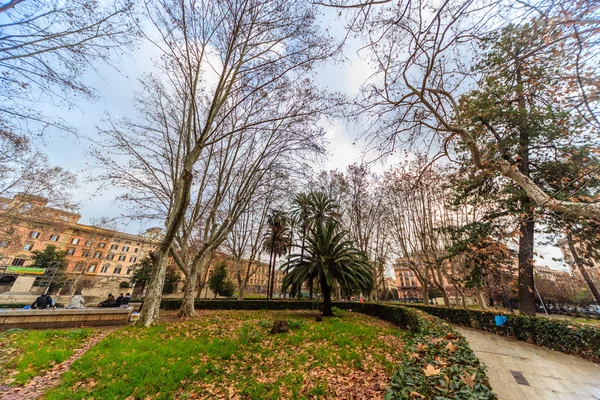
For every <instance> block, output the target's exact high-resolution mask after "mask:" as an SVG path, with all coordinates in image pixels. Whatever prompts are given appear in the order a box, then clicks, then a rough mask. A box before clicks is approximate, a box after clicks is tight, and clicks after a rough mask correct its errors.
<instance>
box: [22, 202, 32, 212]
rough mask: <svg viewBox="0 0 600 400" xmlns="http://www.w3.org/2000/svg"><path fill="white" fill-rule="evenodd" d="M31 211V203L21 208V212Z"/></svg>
mask: <svg viewBox="0 0 600 400" xmlns="http://www.w3.org/2000/svg"><path fill="white" fill-rule="evenodd" d="M29 210H31V204H30V203H25V204H23V205H22V206H21V210H20V212H27V211H29Z"/></svg>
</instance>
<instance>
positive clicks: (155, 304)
mask: <svg viewBox="0 0 600 400" xmlns="http://www.w3.org/2000/svg"><path fill="white" fill-rule="evenodd" d="M167 256H168V252H166V251H165V252H163V253H162V254H161V256H160V257H159V258H157V259H154V262H153V265H152V271H151V272H150V279H149V284H148V287H147V290H146V296H145V297H144V307H142V310H141V313H140V318H139V319H138V321H137V323H136V325H138V326H144V327H148V326H150V325H152V324H153V323H154V322H156V321H157V320H158V317H159V313H160V301H161V300H162V290H163V286H164V284H165V275H166V273H167V259H168V257H167Z"/></svg>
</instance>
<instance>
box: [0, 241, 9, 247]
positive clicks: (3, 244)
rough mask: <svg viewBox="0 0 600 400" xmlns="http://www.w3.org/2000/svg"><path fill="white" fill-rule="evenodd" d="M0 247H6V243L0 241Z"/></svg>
mask: <svg viewBox="0 0 600 400" xmlns="http://www.w3.org/2000/svg"><path fill="white" fill-rule="evenodd" d="M0 247H8V242H7V241H6V240H3V241H1V242H0Z"/></svg>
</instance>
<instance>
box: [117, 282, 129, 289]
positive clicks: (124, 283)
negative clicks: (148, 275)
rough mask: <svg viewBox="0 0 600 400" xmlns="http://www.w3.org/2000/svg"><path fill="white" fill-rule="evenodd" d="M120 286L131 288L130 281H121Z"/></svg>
mask: <svg viewBox="0 0 600 400" xmlns="http://www.w3.org/2000/svg"><path fill="white" fill-rule="evenodd" d="M119 287H120V288H121V289H128V288H129V282H121V283H119Z"/></svg>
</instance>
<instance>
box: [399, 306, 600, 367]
mask: <svg viewBox="0 0 600 400" xmlns="http://www.w3.org/2000/svg"><path fill="white" fill-rule="evenodd" d="M406 306H407V307H411V308H418V309H420V310H423V311H425V312H427V313H428V314H431V315H435V316H436V317H439V318H441V319H443V320H446V321H448V322H450V323H453V324H457V325H463V326H467V327H470V328H475V329H480V330H483V331H487V332H491V333H495V334H499V335H504V336H509V337H512V338H515V339H518V340H521V341H524V342H528V343H533V344H536V345H538V346H544V347H547V348H549V349H552V350H557V351H561V352H563V353H567V354H573V355H577V356H579V357H582V358H585V359H588V360H591V361H594V362H600V329H598V328H595V327H593V326H587V325H581V324H577V323H571V322H569V321H565V320H558V319H550V318H543V317H529V316H522V315H511V314H509V315H506V314H502V313H494V312H490V311H479V310H465V309H454V308H441V307H433V306H426V305H422V304H410V305H408V304H407V305H406ZM496 315H505V316H506V319H507V320H506V324H505V325H504V326H496V321H495V316H496Z"/></svg>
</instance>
